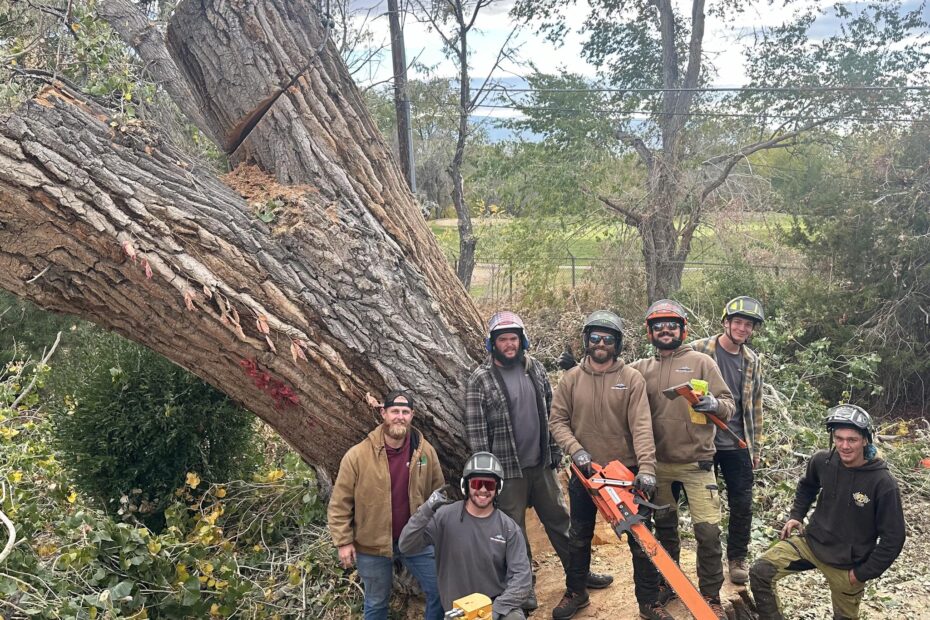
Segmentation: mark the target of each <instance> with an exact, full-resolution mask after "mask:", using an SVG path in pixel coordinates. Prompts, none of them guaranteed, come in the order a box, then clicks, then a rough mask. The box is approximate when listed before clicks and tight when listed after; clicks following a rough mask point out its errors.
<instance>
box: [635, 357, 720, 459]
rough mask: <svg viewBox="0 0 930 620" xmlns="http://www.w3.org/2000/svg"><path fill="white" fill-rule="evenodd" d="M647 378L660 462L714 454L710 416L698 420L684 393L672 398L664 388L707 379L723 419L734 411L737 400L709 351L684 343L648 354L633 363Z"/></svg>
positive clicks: (718, 413)
mask: <svg viewBox="0 0 930 620" xmlns="http://www.w3.org/2000/svg"><path fill="white" fill-rule="evenodd" d="M630 366H631V367H632V368H635V369H636V370H638V371H639V372H641V373H642V375H643V377H645V379H646V393H647V394H648V395H649V406H650V408H651V409H652V430H653V432H654V433H655V440H656V459H657V460H658V461H659V462H660V463H695V462H697V461H710V460H713V458H714V453H715V452H716V448H714V430H715V429H716V428H717V427H716V426H714V425H713V423H712V422H710V421H709V420H708V421H707V423H706V424H695V423H694V422H692V421H691V415H690V414H689V413H688V401H686V400H685V399H684V398H682V397H678V398H676V399H675V400H669V399H668V398H666V397H665V395H664V394H662V390H664V389H666V388H670V387H673V386H676V385H680V384H682V383H686V382H687V381H690V380H691V379H703V380H704V381H707V383H708V384H709V385H708V389H709V390H710V393H711V394H713V395H714V396H716V397H717V401H718V402H719V403H720V410H719V411H718V412H717V417H718V418H720V419H721V420H723V421H726V420H727V419H729V417H730V416H731V415H733V410H734V409H735V408H736V403H735V402H734V400H733V395H732V394H731V393H730V388H728V387H727V384H726V382H724V380H723V377H722V376H721V375H720V369H719V368H717V362H715V361H714V360H713V359H712V358H711V357H710V356H709V355H704V354H703V353H698V352H697V351H695V350H694V349H692V348H691V345H689V344H684V345H681V346H680V347H678V348H677V349H675V352H674V353H672V354H671V355H670V356H668V357H659V356H656V357H645V358H643V359H639V360H636V361H635V362H633V363H632V364H630Z"/></svg>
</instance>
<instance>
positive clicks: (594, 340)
mask: <svg viewBox="0 0 930 620" xmlns="http://www.w3.org/2000/svg"><path fill="white" fill-rule="evenodd" d="M601 341H603V342H604V344H605V345H607V346H608V347H609V346H611V345H613V344H615V343H616V342H617V337H616V336H611V335H610V334H607V335H604V336H602V335H600V334H591V335H589V336H588V342H590V343H591V344H600V343H601Z"/></svg>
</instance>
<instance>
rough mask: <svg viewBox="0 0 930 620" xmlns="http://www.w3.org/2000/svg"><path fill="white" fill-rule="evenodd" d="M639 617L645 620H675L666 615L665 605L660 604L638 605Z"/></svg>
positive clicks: (668, 614) (673, 617) (671, 616)
mask: <svg viewBox="0 0 930 620" xmlns="http://www.w3.org/2000/svg"><path fill="white" fill-rule="evenodd" d="M639 617H640V618H644V619H645V620H675V616H673V615H672V614H670V613H668V610H667V609H665V605H662V604H661V603H652V604H651V605H650V604H646V603H640V605H639Z"/></svg>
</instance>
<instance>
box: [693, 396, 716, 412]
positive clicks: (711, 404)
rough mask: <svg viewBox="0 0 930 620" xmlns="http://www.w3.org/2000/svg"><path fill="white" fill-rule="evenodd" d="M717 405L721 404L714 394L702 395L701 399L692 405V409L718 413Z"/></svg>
mask: <svg viewBox="0 0 930 620" xmlns="http://www.w3.org/2000/svg"><path fill="white" fill-rule="evenodd" d="M717 407H719V404H718V403H717V399H716V398H714V397H713V395H712V394H705V395H704V396H701V400H699V401H697V402H696V403H695V404H693V405H691V408H692V409H694V410H695V411H700V412H701V413H717Z"/></svg>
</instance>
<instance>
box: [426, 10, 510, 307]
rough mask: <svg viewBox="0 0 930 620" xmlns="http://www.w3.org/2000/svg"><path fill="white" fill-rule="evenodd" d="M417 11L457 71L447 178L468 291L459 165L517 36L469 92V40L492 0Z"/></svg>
mask: <svg viewBox="0 0 930 620" xmlns="http://www.w3.org/2000/svg"><path fill="white" fill-rule="evenodd" d="M414 2H416V4H417V6H418V8H419V11H417V13H416V15H417V16H418V18H419V19H420V20H422V21H424V22H425V23H427V24H429V26H430V27H431V29H432V30H434V31H435V32H436V33H437V34H438V35H439V36H440V38H441V39H442V43H443V47H444V49H445V51H446V56H447V57H448V58H450V59H451V60H452V61H453V62H454V63H455V68H456V71H457V76H456V77H457V78H458V87H459V97H458V110H457V112H458V136H457V139H456V143H455V150H454V151H453V155H452V161H451V162H450V163H449V176H450V177H451V179H452V203H453V205H454V206H455V214H456V216H457V217H458V229H459V257H458V264H457V267H456V271H457V273H458V277H459V280H460V281H461V282H462V284H463V285H464V286H465V288H466V289H467V288H470V287H471V277H472V273H473V272H474V270H475V247H476V246H477V239H476V238H475V230H474V227H473V226H472V221H471V213H470V212H469V210H468V205H467V204H465V181H464V177H463V175H462V165H463V163H464V161H465V145H466V143H467V142H468V137H469V134H470V132H471V126H470V124H469V119H470V117H471V114H472V113H473V112H474V110H475V108H477V107H478V106H479V105H480V103H481V102H482V101H483V100H484V98H485V97H486V96H487V95H488V92H489V88H490V87H491V85H492V76H493V75H494V72H495V71H496V70H497V68H498V67H499V66H500V63H501V61H503V60H504V59H505V58H508V57H509V56H510V55H511V53H512V50H511V49H510V41H511V40H512V38H513V37H514V35H515V34H516V32H517V28H516V27H515V28H514V29H512V30H511V31H510V34H509V35H507V38H506V39H505V41H504V43H503V44H502V45H501V47H500V48H499V50H498V53H497V58H496V59H495V61H494V64H493V66H492V67H491V69H490V71H489V72H488V75H487V76H486V77H485V78H484V81H483V82H482V84H481V86H480V87H478V88H476V89H472V87H471V70H470V66H469V56H470V54H471V49H470V48H469V37H470V36H471V34H472V33H473V32H474V31H475V22H476V21H477V20H478V16H479V14H480V13H481V10H482V9H484V8H487V7H488V6H490V5H492V4H494V2H495V0H431V1H430V2H425V1H424V0H414Z"/></svg>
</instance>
